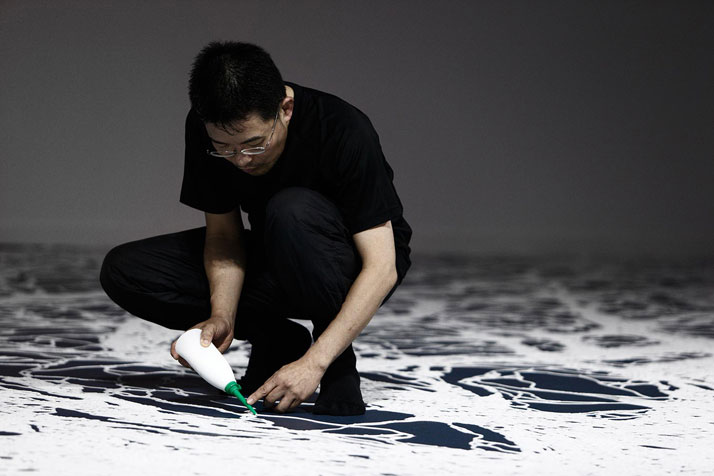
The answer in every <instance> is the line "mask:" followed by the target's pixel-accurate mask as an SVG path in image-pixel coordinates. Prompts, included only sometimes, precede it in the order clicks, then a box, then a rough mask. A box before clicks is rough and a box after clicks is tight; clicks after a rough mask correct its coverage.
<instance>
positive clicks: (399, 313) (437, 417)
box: [0, 244, 714, 475]
mask: <svg viewBox="0 0 714 476" xmlns="http://www.w3.org/2000/svg"><path fill="white" fill-rule="evenodd" d="M101 259H102V254H101V253H100V252H99V251H96V250H91V249H82V248H71V247H56V246H55V247H53V246H27V245H9V244H5V245H0V402H2V405H1V406H0V474H19V473H20V472H25V471H29V472H36V473H39V474H53V475H57V474H74V475H80V474H92V475H96V474H103V475H106V474H119V475H124V474H155V475H161V474H167V475H168V474H177V475H178V474H180V475H190V474H209V473H211V472H216V471H223V472H225V471H230V472H232V473H234V474H256V473H258V472H261V473H262V472H265V471H269V472H270V473H269V474H273V473H274V472H280V474H310V475H314V474H325V475H332V474H370V475H371V474H384V475H388V474H449V473H451V474H568V475H572V474H649V475H651V474H673V473H677V474H680V473H684V474H687V473H690V474H706V473H707V472H711V471H712V470H711V468H713V467H714V452H712V451H711V448H712V444H713V443H714V437H713V436H712V435H713V434H714V370H713V369H714V357H713V356H712V354H713V352H714V346H713V345H712V344H713V343H714V340H713V339H714V260H713V259H687V260H678V261H673V260H670V261H663V260H657V259H639V260H634V259H589V260H582V259H575V258H554V257H482V258H474V257H464V256H416V257H415V259H414V262H415V264H414V267H413V269H412V270H411V272H410V274H409V276H408V278H407V280H406V281H405V282H404V283H403V285H402V286H401V288H400V289H399V290H398V291H397V293H396V294H395V295H394V296H393V297H392V299H391V300H390V301H389V302H388V303H387V304H386V305H385V306H384V307H383V308H382V309H381V310H380V311H379V313H378V314H377V315H376V316H375V317H374V319H373V320H372V322H371V323H370V325H369V326H368V327H367V329H366V330H365V332H364V333H363V334H362V335H361V336H360V337H359V338H358V339H357V340H356V342H355V350H356V352H357V355H358V368H359V370H360V374H361V376H362V391H363V395H364V398H365V401H366V402H367V403H368V408H367V413H366V414H365V415H364V416H361V417H325V416H315V415H312V414H311V412H310V407H311V403H309V402H308V403H305V404H303V405H302V406H301V407H300V408H299V409H298V410H297V411H295V412H294V413H291V414H287V415H279V414H271V413H267V412H259V414H258V415H257V416H253V415H251V414H250V413H248V412H247V411H246V410H245V409H244V408H243V407H242V406H241V405H240V403H239V402H238V401H237V400H236V399H235V398H234V397H230V396H228V395H223V394H221V393H220V392H218V391H217V390H215V389H213V388H212V387H210V386H209V385H208V384H206V383H205V382H203V380H201V379H200V378H199V377H198V376H197V375H196V374H194V373H193V372H192V371H191V370H188V369H184V368H183V367H181V366H179V365H178V364H177V363H176V362H175V361H174V360H173V359H172V358H171V357H170V355H169V345H170V343H171V341H172V340H173V339H175V338H176V337H177V336H178V334H179V333H177V332H176V331H171V330H167V329H164V328H161V327H159V326H157V325H154V324H150V323H147V322H144V321H141V320H140V319H137V318H134V317H132V316H130V315H128V314H126V313H125V312H124V311H122V310H121V309H119V308H118V307H117V306H115V305H114V304H113V303H112V302H111V301H110V300H109V299H108V298H107V297H106V296H105V295H104V294H103V292H102V291H101V289H100V287H99V285H98V280H97V275H98V269H99V266H100V264H101ZM249 349H250V346H249V344H247V343H244V342H239V341H234V344H233V346H232V347H231V349H229V351H228V352H227V353H226V357H227V359H228V361H229V362H230V363H231V365H232V367H233V369H234V371H235V373H236V376H240V375H242V372H243V371H244V369H245V365H246V363H247V357H248V352H249ZM313 400H314V398H313ZM258 409H259V410H260V405H259V406H258Z"/></svg>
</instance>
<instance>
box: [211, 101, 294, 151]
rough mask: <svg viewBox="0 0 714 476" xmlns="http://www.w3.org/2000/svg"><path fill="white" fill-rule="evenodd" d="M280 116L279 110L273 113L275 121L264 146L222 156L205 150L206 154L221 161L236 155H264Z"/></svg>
mask: <svg viewBox="0 0 714 476" xmlns="http://www.w3.org/2000/svg"><path fill="white" fill-rule="evenodd" d="M279 115H280V108H278V110H277V111H276V112H275V120H274V121H273V127H272V129H271V130H270V135H269V136H268V141H267V142H266V143H265V145H262V146H258V147H248V148H246V149H241V150H240V151H238V152H236V151H233V152H231V153H230V154H223V153H221V152H218V151H217V150H211V149H206V153H207V154H208V155H210V156H211V157H219V158H221V159H230V158H231V157H235V156H236V155H238V154H243V155H248V156H253V155H260V154H264V153H265V151H266V150H267V149H268V147H270V141H272V140H273V133H274V132H275V126H276V125H277V124H278V116H279Z"/></svg>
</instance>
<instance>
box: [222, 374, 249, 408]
mask: <svg viewBox="0 0 714 476" xmlns="http://www.w3.org/2000/svg"><path fill="white" fill-rule="evenodd" d="M223 391H224V392H226V393H227V394H229V395H233V396H235V397H238V400H240V401H241V403H242V404H243V405H245V406H246V407H248V410H250V411H251V412H253V415H257V414H258V413H257V412H256V411H255V408H253V407H251V406H250V405H249V404H248V402H246V401H245V397H243V395H241V393H240V385H238V382H236V381H235V380H234V381H233V382H231V383H229V384H228V385H226V388H224V389H223Z"/></svg>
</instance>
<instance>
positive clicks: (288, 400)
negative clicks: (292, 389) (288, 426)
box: [275, 395, 300, 413]
mask: <svg viewBox="0 0 714 476" xmlns="http://www.w3.org/2000/svg"><path fill="white" fill-rule="evenodd" d="M298 403H300V402H298ZM295 406H297V405H295V398H292V397H290V396H288V395H283V398H281V399H280V403H279V404H278V406H277V407H276V408H275V410H276V411H278V412H280V413H285V412H287V411H288V410H290V409H292V408H294V407H295Z"/></svg>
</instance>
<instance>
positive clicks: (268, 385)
mask: <svg viewBox="0 0 714 476" xmlns="http://www.w3.org/2000/svg"><path fill="white" fill-rule="evenodd" d="M274 388H275V384H274V383H273V380H272V379H268V381H267V382H265V383H264V384H263V385H261V386H260V387H259V388H258V390H256V391H255V392H253V393H251V394H250V397H248V398H247V399H246V401H247V402H248V404H249V405H254V404H255V402H257V401H258V400H260V399H261V398H264V397H265V396H266V395H267V394H269V393H270V392H271V391H272V390H273V389H274ZM264 403H265V402H264Z"/></svg>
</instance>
